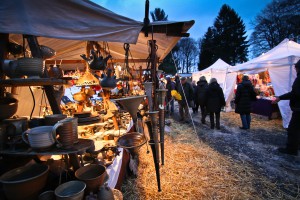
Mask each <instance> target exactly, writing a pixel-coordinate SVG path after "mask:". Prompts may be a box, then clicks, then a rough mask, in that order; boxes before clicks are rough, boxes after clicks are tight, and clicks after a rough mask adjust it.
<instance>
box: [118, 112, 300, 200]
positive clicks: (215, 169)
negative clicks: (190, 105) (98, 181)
mask: <svg viewBox="0 0 300 200" xmlns="http://www.w3.org/2000/svg"><path fill="white" fill-rule="evenodd" d="M176 110H177V111H178V108H177V109H176ZM192 118H193V120H194V124H195V126H196V132H195V130H194V128H193V125H192V123H189V124H187V123H181V122H178V119H179V117H178V113H175V115H174V116H172V117H170V118H168V120H170V121H171V125H170V130H171V131H170V132H168V133H166V137H165V165H164V166H162V165H160V177H161V189H162V191H161V192H158V191H157V182H156V176H155V169H154V164H153V159H152V154H151V153H150V154H147V148H146V145H144V146H143V147H142V148H141V149H140V151H139V159H138V160H139V164H138V171H137V177H135V176H128V177H127V179H126V181H125V182H124V184H123V186H122V192H123V196H124V199H125V200H126V199H130V200H131V199H132V200H133V199H134V200H138V199H143V200H146V199H149V200H150V199H151V200H153V199H174V200H177V199H191V200H192V199H300V190H299V189H300V188H299V186H300V176H299V175H300V159H299V158H298V157H294V156H288V155H283V154H280V153H278V152H277V148H278V147H280V146H284V144H285V141H286V130H284V129H283V127H282V121H281V120H280V119H273V120H268V119H266V118H263V117H261V116H257V115H252V126H251V130H240V129H239V126H240V123H241V122H240V118H239V116H238V115H237V114H235V113H234V112H228V113H223V112H222V113H221V130H211V129H210V126H209V119H208V117H207V124H205V125H203V124H201V123H199V119H200V113H199V114H197V115H194V114H192ZM149 149H150V148H149Z"/></svg>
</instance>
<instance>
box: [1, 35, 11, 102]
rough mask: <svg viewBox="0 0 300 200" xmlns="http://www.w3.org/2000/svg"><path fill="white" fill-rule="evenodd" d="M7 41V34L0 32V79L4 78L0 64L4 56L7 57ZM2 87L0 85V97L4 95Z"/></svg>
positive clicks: (2, 62)
mask: <svg viewBox="0 0 300 200" xmlns="http://www.w3.org/2000/svg"><path fill="white" fill-rule="evenodd" d="M8 41H9V34H7V33H0V79H5V74H4V73H3V71H2V65H3V64H4V60H5V58H7V54H8V52H7V44H8ZM4 91H5V88H4V87H0V98H1V97H4Z"/></svg>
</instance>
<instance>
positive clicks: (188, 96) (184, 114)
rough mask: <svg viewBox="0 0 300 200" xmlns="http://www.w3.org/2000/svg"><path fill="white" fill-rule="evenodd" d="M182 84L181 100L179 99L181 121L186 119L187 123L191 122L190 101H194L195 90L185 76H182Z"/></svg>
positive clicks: (180, 89)
mask: <svg viewBox="0 0 300 200" xmlns="http://www.w3.org/2000/svg"><path fill="white" fill-rule="evenodd" d="M180 83H181V84H180V85H179V88H178V93H179V94H180V95H181V98H182V99H181V100H180V101H178V104H179V114H180V121H185V122H186V123H188V122H189V120H188V119H189V116H188V115H189V105H188V103H189V102H191V101H193V99H194V90H193V87H192V85H191V84H190V83H189V82H187V80H186V78H185V77H181V79H180Z"/></svg>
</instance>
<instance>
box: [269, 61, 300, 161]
mask: <svg viewBox="0 0 300 200" xmlns="http://www.w3.org/2000/svg"><path fill="white" fill-rule="evenodd" d="M295 70H296V73H297V77H296V79H295V81H294V83H293V85H292V90H291V91H290V92H288V93H285V94H283V95H281V96H279V97H275V100H273V101H272V103H278V102H279V101H280V100H290V108H291V110H292V111H293V113H292V118H291V120H290V123H289V126H288V129H287V132H288V137H287V142H286V147H285V148H278V151H279V152H281V153H285V154H290V155H295V156H296V155H298V147H299V142H300V76H299V74H300V60H298V62H297V63H296V64H295Z"/></svg>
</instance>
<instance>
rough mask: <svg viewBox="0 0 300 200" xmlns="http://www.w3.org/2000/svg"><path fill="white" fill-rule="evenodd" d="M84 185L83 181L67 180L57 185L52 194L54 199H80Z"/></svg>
mask: <svg viewBox="0 0 300 200" xmlns="http://www.w3.org/2000/svg"><path fill="white" fill-rule="evenodd" d="M85 187H86V184H85V183H84V182H83V181H69V182H66V183H63V184H61V185H60V186H58V187H57V188H56V189H55V191H54V194H55V196H56V200H82V199H83V196H84V189H85Z"/></svg>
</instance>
